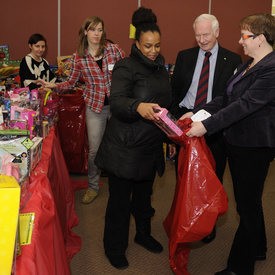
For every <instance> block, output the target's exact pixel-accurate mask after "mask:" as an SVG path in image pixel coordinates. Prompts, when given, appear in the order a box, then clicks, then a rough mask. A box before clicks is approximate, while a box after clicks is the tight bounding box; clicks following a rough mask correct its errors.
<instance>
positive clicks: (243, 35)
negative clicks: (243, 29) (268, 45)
mask: <svg viewBox="0 0 275 275" xmlns="http://www.w3.org/2000/svg"><path fill="white" fill-rule="evenodd" d="M256 36H257V35H255V34H242V35H241V37H242V39H243V40H245V39H248V38H250V37H253V38H255V37H256Z"/></svg>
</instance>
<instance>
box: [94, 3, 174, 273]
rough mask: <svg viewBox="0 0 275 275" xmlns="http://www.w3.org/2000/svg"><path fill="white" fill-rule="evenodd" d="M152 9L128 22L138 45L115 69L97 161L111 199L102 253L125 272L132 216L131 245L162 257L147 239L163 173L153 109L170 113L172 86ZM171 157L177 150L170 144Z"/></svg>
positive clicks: (142, 10)
mask: <svg viewBox="0 0 275 275" xmlns="http://www.w3.org/2000/svg"><path fill="white" fill-rule="evenodd" d="M156 22H157V18H156V16H155V15H154V13H152V10H151V9H145V8H139V9H138V10H137V11H135V12H134V14H133V17H132V23H133V25H134V26H135V27H136V42H135V44H133V45H132V50H131V54H130V57H128V58H124V59H122V60H120V61H118V62H117V63H116V65H115V68H114V70H113V76H112V87H111V93H110V98H109V100H110V106H111V112H112V117H111V119H110V121H109V123H108V126H107V128H106V131H105V134H104V137H103V140H102V142H101V145H100V148H99V150H98V153H97V157H96V160H95V162H96V164H97V165H98V167H100V168H102V169H104V170H105V171H107V172H108V175H109V200H108V205H107V210H106V217H105V230H104V249H105V254H106V256H107V258H108V259H109V261H110V263H111V264H112V265H113V266H114V267H116V268H118V269H123V268H127V267H128V261H127V259H126V257H125V252H126V249H127V246H128V235H129V221H130V214H131V213H132V214H133V216H134V217H135V222H136V231H137V233H136V236H135V243H137V244H139V245H141V246H143V247H144V248H146V249H148V250H149V251H151V252H153V253H160V252H162V250H163V248H162V246H161V244H160V243H159V242H158V241H156V240H155V239H154V238H153V237H152V236H151V217H152V216H153V215H154V213H155V210H154V208H152V206H151V195H152V186H153V182H154V178H155V174H156V171H157V172H158V174H159V175H160V176H161V175H162V174H163V172H164V165H165V163H164V155H163V141H164V140H165V135H164V134H163V132H162V131H161V130H160V129H159V128H158V127H157V126H156V125H155V124H154V121H156V120H157V119H158V118H157V116H156V115H155V112H154V109H153V107H159V106H161V107H164V108H168V107H169V106H170V102H171V94H170V84H169V79H168V74H167V71H166V69H165V67H164V58H163V57H162V56H161V55H160V54H159V53H160V30H159V27H158V26H157V25H156ZM169 150H170V152H171V153H170V156H173V155H174V153H175V152H174V151H175V147H174V146H172V145H169Z"/></svg>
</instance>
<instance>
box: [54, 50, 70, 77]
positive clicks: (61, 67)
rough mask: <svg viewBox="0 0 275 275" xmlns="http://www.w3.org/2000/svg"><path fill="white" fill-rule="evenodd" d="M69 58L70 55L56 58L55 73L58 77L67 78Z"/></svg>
mask: <svg viewBox="0 0 275 275" xmlns="http://www.w3.org/2000/svg"><path fill="white" fill-rule="evenodd" d="M71 57H72V56H71V55H66V56H58V57H57V65H58V70H57V73H58V74H59V75H60V76H68V73H69V71H70V67H71Z"/></svg>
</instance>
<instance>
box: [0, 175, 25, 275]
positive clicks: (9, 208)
mask: <svg viewBox="0 0 275 275" xmlns="http://www.w3.org/2000/svg"><path fill="white" fill-rule="evenodd" d="M0 202H1V203H0V217H1V219H0V266H1V268H0V275H4V274H5V275H6V274H11V269H12V262H13V257H14V254H15V243H16V232H17V226H18V216H19V203H20V186H19V184H18V183H17V181H16V180H15V179H14V177H12V176H3V175H0Z"/></svg>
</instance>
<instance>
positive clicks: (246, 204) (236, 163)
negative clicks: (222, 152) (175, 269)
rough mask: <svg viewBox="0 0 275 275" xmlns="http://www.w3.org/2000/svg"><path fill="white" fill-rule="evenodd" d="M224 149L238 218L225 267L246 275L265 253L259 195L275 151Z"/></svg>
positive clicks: (272, 149)
mask: <svg viewBox="0 0 275 275" xmlns="http://www.w3.org/2000/svg"><path fill="white" fill-rule="evenodd" d="M227 148H228V150H227V152H228V163H229V167H230V171H231V176H232V181H233V187H234V195H235V200H236V203H237V212H238V214H239V216H240V223H239V227H238V229H237V232H236V234H235V237H234V241H233V244H232V248H231V251H230V255H229V258H228V262H227V267H228V269H230V270H232V271H234V272H236V273H237V274H245V275H250V274H253V273H254V264H255V258H256V256H257V255H263V254H264V253H265V252H266V251H267V247H266V234H265V223H264V215H263V209H262V193H263V188H264V182H265V179H266V176H267V173H268V168H269V166H270V162H271V161H272V160H273V159H274V156H275V148H244V147H236V146H232V145H230V144H228V143H227Z"/></svg>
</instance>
